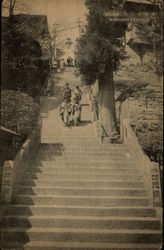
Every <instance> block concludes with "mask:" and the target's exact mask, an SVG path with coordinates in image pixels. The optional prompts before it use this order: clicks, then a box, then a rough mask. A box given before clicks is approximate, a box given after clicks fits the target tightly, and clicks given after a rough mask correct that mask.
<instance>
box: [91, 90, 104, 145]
mask: <svg viewBox="0 0 164 250" xmlns="http://www.w3.org/2000/svg"><path fill="white" fill-rule="evenodd" d="M87 97H88V101H89V107H90V111H91V117H92V124H93V127H94V131H95V135H96V137H97V138H98V139H100V140H101V142H103V137H104V132H103V129H102V126H101V123H100V120H99V119H98V115H97V110H96V109H95V107H94V105H93V100H94V96H93V93H92V89H91V88H90V87H88V88H87Z"/></svg>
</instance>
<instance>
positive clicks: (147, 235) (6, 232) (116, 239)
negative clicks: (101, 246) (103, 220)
mask: <svg viewBox="0 0 164 250" xmlns="http://www.w3.org/2000/svg"><path fill="white" fill-rule="evenodd" d="M45 232H46V233H45ZM0 233H1V237H2V241H14V242H15V241H21V242H23V243H27V242H28V241H29V240H30V241H33V240H35V241H53V240H54V239H55V240H56V241H61V242H74V241H75V242H95V243H96V242H98V243H149V244H151V243H153V244H157V243H160V242H161V232H160V231H157V230H132V229H131V230H118V229H111V230H103V229H102V230H97V229H85V228H80V229H77V228H75V229H73V228H51V227H32V228H29V227H27V228H17V227H15V228H11V227H10V228H2V229H1V230H0Z"/></svg>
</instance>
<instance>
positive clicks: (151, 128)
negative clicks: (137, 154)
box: [131, 116, 163, 161]
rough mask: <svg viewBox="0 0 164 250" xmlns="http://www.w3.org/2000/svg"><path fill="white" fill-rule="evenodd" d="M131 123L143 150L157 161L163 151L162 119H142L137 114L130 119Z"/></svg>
mask: <svg viewBox="0 0 164 250" xmlns="http://www.w3.org/2000/svg"><path fill="white" fill-rule="evenodd" d="M131 123H132V125H133V128H134V131H135V132H136V134H137V136H138V139H139V143H140V144H141V146H142V148H143V150H144V151H145V152H146V153H147V154H148V156H149V157H150V158H151V159H152V160H155V161H158V156H159V155H162V151H163V140H162V138H163V133H162V121H160V120H156V121H152V120H144V119H143V117H142V116H141V117H140V116H139V117H138V118H136V117H135V118H134V119H132V121H131ZM134 124H135V125H134Z"/></svg>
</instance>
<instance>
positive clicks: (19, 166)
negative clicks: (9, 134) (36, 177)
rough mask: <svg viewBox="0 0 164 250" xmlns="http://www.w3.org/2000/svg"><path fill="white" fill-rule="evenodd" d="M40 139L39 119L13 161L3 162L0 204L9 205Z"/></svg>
mask: <svg viewBox="0 0 164 250" xmlns="http://www.w3.org/2000/svg"><path fill="white" fill-rule="evenodd" d="M40 138H41V119H39V120H38V123H37V125H36V127H35V129H34V130H33V132H32V134H31V135H30V137H29V138H28V139H27V140H26V141H25V143H24V144H23V145H22V147H21V148H20V150H19V151H18V153H17V154H16V156H15V158H14V160H10V161H5V162H4V164H3V177H2V190H1V204H5V205H7V204H9V203H10V202H11V201H12V197H13V193H14V191H15V189H16V188H17V183H18V180H19V179H20V178H21V177H22V176H23V175H24V173H25V170H26V169H27V168H28V166H29V165H30V163H31V160H32V159H33V157H34V155H35V154H36V151H37V149H38V146H39V144H40Z"/></svg>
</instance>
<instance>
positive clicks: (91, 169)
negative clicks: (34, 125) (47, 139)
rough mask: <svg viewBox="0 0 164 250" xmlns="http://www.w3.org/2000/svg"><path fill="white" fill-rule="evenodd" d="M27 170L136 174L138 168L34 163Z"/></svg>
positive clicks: (35, 171)
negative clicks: (81, 166)
mask: <svg viewBox="0 0 164 250" xmlns="http://www.w3.org/2000/svg"><path fill="white" fill-rule="evenodd" d="M28 170H29V172H33V173H50V174H51V173H52V174H72V173H79V174H88V175H89V174H107V175H109V174H121V175H123V174H125V175H126V174H138V173H139V170H137V169H135V168H133V167H132V168H127V167H121V166H119V167H117V166H113V167H111V166H108V167H107V168H102V167H97V168H95V167H83V168H78V167H69V168H68V167H65V164H64V165H59V164H58V166H56V164H54V165H48V166H47V165H43V166H41V165H39V166H38V165H36V166H32V167H30V168H29V169H28Z"/></svg>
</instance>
